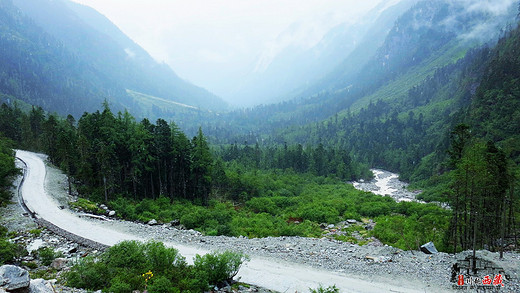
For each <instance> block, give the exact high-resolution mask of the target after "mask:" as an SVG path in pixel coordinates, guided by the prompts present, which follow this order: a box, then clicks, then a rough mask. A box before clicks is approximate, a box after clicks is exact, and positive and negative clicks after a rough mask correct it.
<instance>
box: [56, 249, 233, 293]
mask: <svg viewBox="0 0 520 293" xmlns="http://www.w3.org/2000/svg"><path fill="white" fill-rule="evenodd" d="M218 260H222V261H224V262H229V265H228V268H230V270H231V269H233V268H234V264H235V263H234V262H233V261H234V259H233V258H232V257H229V256H227V255H225V256H222V257H221V256H220V255H218ZM146 272H151V273H153V277H151V278H149V279H148V281H145V280H146V279H145V278H144V277H143V275H145V274H146ZM210 274H211V272H210V273H206V272H205V271H204V270H203V269H201V267H199V268H197V269H195V267H194V266H190V265H187V264H186V261H185V259H184V258H183V257H182V256H181V255H179V253H178V251H177V250H176V249H174V248H167V247H165V246H164V244H163V243H160V242H154V241H150V242H147V243H140V242H137V241H123V242H121V243H119V244H117V245H115V246H113V247H111V248H109V249H107V250H106V251H105V252H104V253H103V254H102V255H100V256H99V257H97V258H92V257H87V258H85V259H82V260H80V261H79V262H78V263H76V264H75V265H74V266H73V267H72V268H71V270H70V271H69V272H67V273H65V274H64V278H65V279H66V283H67V285H69V286H72V287H76V288H85V289H87V290H93V291H95V290H100V289H101V290H104V291H108V292H132V290H141V291H142V290H144V289H145V286H146V285H148V287H147V289H148V292H150V293H152V292H174V293H177V292H190V291H191V292H201V291H203V290H205V289H207V283H206V281H205V280H207V279H208V277H207V276H208V275H210Z"/></svg>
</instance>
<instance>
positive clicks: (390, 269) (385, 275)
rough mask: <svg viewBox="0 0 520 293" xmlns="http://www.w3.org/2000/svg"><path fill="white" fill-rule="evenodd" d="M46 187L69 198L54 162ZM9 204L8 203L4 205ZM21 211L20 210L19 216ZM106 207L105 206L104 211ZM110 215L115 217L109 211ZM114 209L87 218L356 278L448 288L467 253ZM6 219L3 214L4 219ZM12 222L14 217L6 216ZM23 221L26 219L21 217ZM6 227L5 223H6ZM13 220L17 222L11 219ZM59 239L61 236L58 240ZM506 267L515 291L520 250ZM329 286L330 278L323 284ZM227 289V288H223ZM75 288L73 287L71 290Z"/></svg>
mask: <svg viewBox="0 0 520 293" xmlns="http://www.w3.org/2000/svg"><path fill="white" fill-rule="evenodd" d="M47 180H48V184H47V188H48V191H49V192H50V193H51V194H53V195H54V196H55V197H56V198H57V200H58V201H59V202H60V204H63V205H66V204H67V203H68V201H69V200H70V198H68V195H67V192H66V190H67V187H66V178H65V176H64V175H63V174H61V173H60V172H59V171H58V170H56V169H54V168H49V169H48V175H47ZM8 208H13V207H8ZM21 212H22V211H20V213H19V214H20V216H21ZM109 212H110V211H109V210H108V211H107V213H109ZM114 216H115V217H114ZM116 217H117V215H113V216H112V217H109V218H108V221H107V220H101V219H98V218H91V219H90V220H91V221H103V223H104V225H106V226H109V227H111V228H114V229H117V230H119V231H125V232H131V233H134V234H136V235H138V236H141V237H146V238H151V239H155V240H159V241H168V242H176V243H180V244H187V245H192V246H197V247H200V248H203V249H207V250H220V251H223V250H234V251H241V252H244V253H246V254H249V255H251V256H261V257H268V258H276V259H279V260H285V261H288V262H295V263H300V264H304V265H308V266H313V267H318V268H323V269H327V270H330V271H335V272H340V273H345V274H348V275H349V276H353V277H357V278H359V279H365V280H366V279H370V280H373V281H386V280H392V279H408V280H411V281H412V280H416V281H419V282H420V283H422V284H427V286H432V287H436V286H439V285H440V286H441V287H442V288H444V289H445V290H450V289H451V288H452V287H453V283H451V282H450V278H451V267H452V265H453V264H454V263H455V261H456V260H457V258H464V257H465V256H466V255H467V254H468V253H467V252H466V253H461V254H458V255H450V254H446V253H438V254H434V255H426V254H424V253H422V252H418V251H401V250H399V249H396V248H393V247H389V246H386V245H383V244H381V243H380V242H379V241H377V240H374V239H372V240H373V241H371V242H369V243H367V244H366V245H363V246H359V245H357V244H352V243H348V242H343V241H337V240H334V239H332V238H330V237H329V238H319V239H317V238H302V237H267V238H261V239H248V238H245V237H225V236H217V237H215V236H204V235H202V234H201V233H199V232H197V231H194V230H183V229H179V228H181V227H180V226H177V225H176V224H178V223H176V222H174V223H173V225H172V224H171V223H167V224H161V223H157V222H155V223H154V222H151V223H150V225H149V224H143V223H132V222H127V221H121V220H118V219H117V218H116ZM4 221H5V220H4ZM9 221H10V222H11V223H13V221H15V222H16V221H17V220H16V219H11V220H9ZM23 221H26V222H30V220H29V221H27V220H26V219H25V220H23ZM5 224H6V225H7V226H8V227H9V225H10V224H9V223H5ZM352 225H362V226H363V227H366V229H370V225H371V223H370V222H369V223H363V224H362V223H358V222H343V223H339V224H330V225H325V227H324V229H327V231H329V233H337V231H341V230H343V229H344V228H345V226H347V227H348V226H352ZM14 226H16V224H14ZM60 241H63V243H65V242H66V240H60ZM479 254H486V257H487V258H488V259H493V260H496V261H498V256H497V254H492V253H488V252H479ZM500 264H501V265H502V266H503V267H507V268H508V271H509V272H510V273H509V274H510V275H511V277H512V279H511V280H506V281H504V284H505V288H504V289H505V290H502V292H520V284H519V281H518V280H519V277H520V272H519V270H520V254H518V253H514V252H507V253H506V254H505V260H504V261H503V262H501V263H500ZM323 285H324V286H329V285H333V284H323ZM227 289H229V288H227ZM240 289H241V291H240V290H239V291H238V292H252V291H253V292H254V291H255V290H258V291H259V292H270V291H267V290H263V289H261V288H254V287H253V288H246V287H243V288H240ZM76 292H77V291H76Z"/></svg>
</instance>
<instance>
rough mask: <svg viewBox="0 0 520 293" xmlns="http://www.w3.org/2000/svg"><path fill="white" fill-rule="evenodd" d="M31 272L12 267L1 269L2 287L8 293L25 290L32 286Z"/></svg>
mask: <svg viewBox="0 0 520 293" xmlns="http://www.w3.org/2000/svg"><path fill="white" fill-rule="evenodd" d="M30 281H31V279H30V277H29V272H28V271H26V270H24V269H22V268H19V267H17V266H12V265H4V266H1V267H0V286H1V287H3V288H4V289H5V290H6V291H13V290H17V289H24V288H27V287H29V284H30Z"/></svg>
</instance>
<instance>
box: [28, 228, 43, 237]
mask: <svg viewBox="0 0 520 293" xmlns="http://www.w3.org/2000/svg"><path fill="white" fill-rule="evenodd" d="M29 233H30V234H32V235H34V236H37V237H38V236H40V234H41V233H42V230H41V229H32V230H29Z"/></svg>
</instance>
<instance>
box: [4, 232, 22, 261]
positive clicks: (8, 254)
mask: <svg viewBox="0 0 520 293" xmlns="http://www.w3.org/2000/svg"><path fill="white" fill-rule="evenodd" d="M18 251H19V248H18V245H16V244H15V243H12V242H10V241H9V240H7V239H4V238H0V265H3V264H6V263H11V262H13V261H14V259H15V258H16V257H17V256H18Z"/></svg>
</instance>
